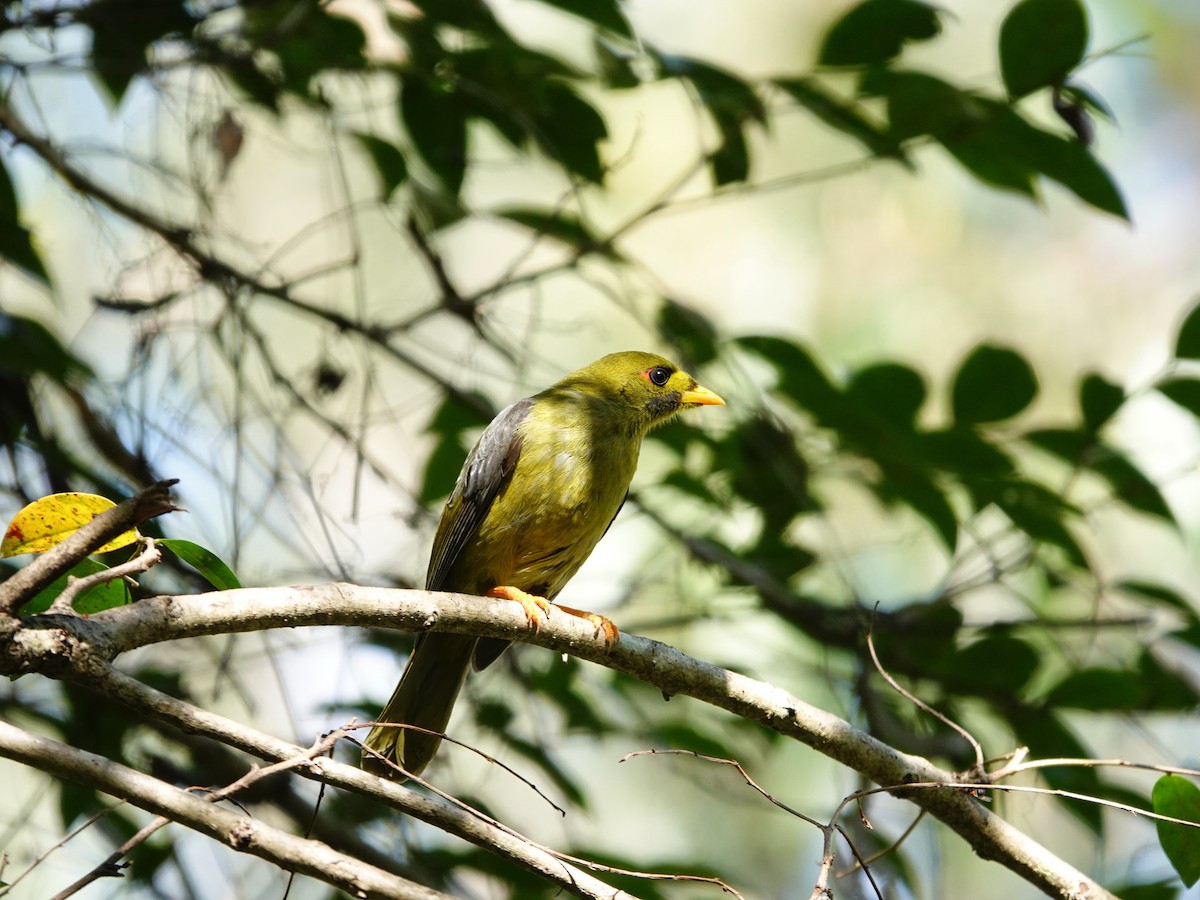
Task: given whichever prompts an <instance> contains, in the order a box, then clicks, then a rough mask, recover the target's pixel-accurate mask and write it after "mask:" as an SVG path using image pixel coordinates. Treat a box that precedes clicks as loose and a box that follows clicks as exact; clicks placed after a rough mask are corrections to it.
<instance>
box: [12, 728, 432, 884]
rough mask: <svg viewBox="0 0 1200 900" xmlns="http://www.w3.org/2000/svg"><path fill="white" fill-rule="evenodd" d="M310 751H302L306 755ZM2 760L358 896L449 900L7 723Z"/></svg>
mask: <svg viewBox="0 0 1200 900" xmlns="http://www.w3.org/2000/svg"><path fill="white" fill-rule="evenodd" d="M301 752H303V750H301ZM0 755H3V756H6V757H8V758H9V759H12V760H15V761H17V762H20V763H24V764H25V765H28V766H34V767H36V768H37V769H39V770H41V771H43V772H48V773H49V774H51V775H53V776H54V777H56V778H62V779H65V780H68V781H74V782H76V783H78V784H84V785H87V786H88V787H91V788H95V789H96V790H99V791H103V792H104V793H106V794H110V795H112V796H114V797H120V798H122V799H124V800H128V801H129V802H130V803H132V804H134V805H135V806H139V807H141V808H142V809H145V810H148V811H150V812H152V813H154V814H156V815H159V816H165V817H167V818H169V819H172V820H173V821H175V822H178V823H180V824H182V825H186V826H187V827H188V828H191V829H194V830H195V831H198V832H200V833H201V834H205V835H208V836H209V837H210V838H212V839H213V840H216V841H220V842H221V843H223V844H226V845H228V846H230V847H232V848H233V849H234V850H238V851H240V852H243V853H250V854H253V855H254V856H257V857H260V858H262V859H265V860H267V861H269V862H271V863H273V864H274V865H277V866H279V867H280V868H282V869H286V870H287V871H290V872H297V873H299V874H301V875H308V876H310V877H312V878H316V879H318V880H320V881H324V882H325V883H327V884H330V885H332V886H334V887H336V888H339V889H340V890H343V891H346V892H347V893H349V894H350V896H352V897H364V898H366V897H378V898H389V900H391V898H394V900H446V898H447V895H446V894H443V893H441V892H440V891H434V890H431V889H429V888H426V887H423V886H422V885H419V884H415V883H413V882H411V881H407V880H406V879H403V878H400V877H399V876H397V875H392V874H391V873H389V872H384V871H382V870H380V869H376V868H375V867H374V866H369V865H367V864H366V863H364V862H361V861H359V860H356V859H354V858H353V857H350V856H346V855H345V854H342V853H338V852H337V851H336V850H334V849H333V848H331V847H329V846H328V845H327V844H322V843H321V842H320V841H314V840H307V839H305V838H300V837H296V836H295V835H292V834H288V833H287V832H284V831H280V830H279V829H278V828H273V827H272V826H270V825H267V824H265V823H263V822H260V821H258V820H256V819H253V818H251V817H250V816H247V815H245V814H243V813H236V812H231V811H230V810H227V809H222V808H221V807H219V806H217V805H215V804H212V803H208V802H207V801H205V800H203V799H201V798H200V797H196V796H193V795H192V794H189V793H188V792H187V791H181V790H180V789H179V788H176V787H172V786H171V785H169V784H165V783H164V782H161V781H159V780H158V779H157V778H152V777H150V776H149V775H144V774H142V773H141V772H138V771H136V770H134V769H130V768H129V767H127V766H123V765H120V764H119V763H115V762H113V761H112V760H109V759H106V758H105V757H103V756H97V755H95V754H94V753H87V752H85V751H83V750H76V749H75V748H74V747H71V746H69V745H67V744H63V743H60V742H58V741H54V740H51V739H50V738H47V737H42V736H41V735H36V734H33V733H32V732H28V731H25V730H23V729H21V728H17V727H16V726H14V725H10V724H8V723H7V722H4V721H0Z"/></svg>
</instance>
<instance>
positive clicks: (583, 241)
mask: <svg viewBox="0 0 1200 900" xmlns="http://www.w3.org/2000/svg"><path fill="white" fill-rule="evenodd" d="M494 215H496V216H497V217H499V218H501V219H507V220H508V221H510V222H516V223H517V224H518V225H523V226H524V227H525V228H528V229H529V230H530V231H534V232H537V233H538V234H544V235H546V237H551V238H554V239H555V240H557V241H561V242H562V243H564V244H566V245H567V246H568V247H573V248H574V249H575V250H576V251H577V252H578V254H579V255H580V256H582V255H584V254H586V253H599V254H601V255H603V256H606V257H608V258H609V259H617V258H618V255H617V252H616V251H615V250H614V249H613V248H612V246H611V245H609V244H605V243H604V242H603V241H602V240H600V238H599V237H597V236H596V235H595V234H593V233H592V231H591V230H590V229H589V228H588V227H587V226H586V225H584V224H583V222H581V221H580V220H579V219H578V218H576V217H575V216H573V215H571V214H570V213H566V212H558V213H547V212H543V211H542V210H539V209H533V208H531V207H509V208H507V209H499V210H496V212H495V213H494Z"/></svg>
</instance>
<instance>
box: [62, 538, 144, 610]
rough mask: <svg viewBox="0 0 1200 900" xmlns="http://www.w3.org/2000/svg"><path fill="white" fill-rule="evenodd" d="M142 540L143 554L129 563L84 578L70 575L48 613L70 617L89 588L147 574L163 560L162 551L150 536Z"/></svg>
mask: <svg viewBox="0 0 1200 900" xmlns="http://www.w3.org/2000/svg"><path fill="white" fill-rule="evenodd" d="M142 540H143V541H144V542H145V546H144V547H143V549H142V552H141V553H139V554H138V555H137V556H135V557H134V558H133V559H131V560H128V561H127V562H123V563H120V564H119V565H115V566H112V567H110V568H108V569H102V570H101V571H99V572H93V573H92V574H91V575H85V576H83V577H82V578H76V577H75V576H73V575H68V576H67V586H66V587H65V588H63V590H62V593H61V594H59V595H58V596H57V597H55V598H54V602H53V603H51V604H50V607H49V609H47V610H46V612H48V613H51V614H57V615H70V614H71V613H72V612H73V611H74V603H75V598H76V597H78V596H79V595H80V594H82V593H83V592H84V591H86V590H87V589H88V588H91V587H95V586H96V585H98V584H107V583H108V582H110V581H116V580H117V579H118V578H124V577H126V576H127V575H133V574H134V573H135V572H145V571H148V570H149V569H150V568H151V567H153V566H155V565H157V564H158V562H159V561H160V560H161V559H162V551H161V550H160V549H158V544H157V542H156V541H155V540H154V538H152V537H149V536H145V537H143V538H142Z"/></svg>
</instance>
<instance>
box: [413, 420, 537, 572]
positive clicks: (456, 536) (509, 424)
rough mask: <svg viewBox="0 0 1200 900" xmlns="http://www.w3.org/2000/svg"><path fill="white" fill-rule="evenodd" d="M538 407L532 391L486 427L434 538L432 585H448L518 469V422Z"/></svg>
mask: <svg viewBox="0 0 1200 900" xmlns="http://www.w3.org/2000/svg"><path fill="white" fill-rule="evenodd" d="M532 407H533V399H532V398H531V397H526V398H525V399H524V400H518V401H517V402H516V403H514V404H512V405H511V406H509V407H507V408H506V409H504V410H502V411H501V412H500V414H499V415H497V416H496V418H494V419H493V420H492V422H491V424H490V425H488V427H487V428H485V429H484V430H483V434H481V435H480V436H479V440H478V441H477V442H476V443H475V446H474V448H473V449H472V450H471V452H470V454H469V455H468V456H467V461H466V462H465V463H463V468H462V471H461V472H460V473H459V475H458V481H457V483H456V484H455V485H454V490H453V491H452V492H451V494H450V499H449V500H447V501H446V509H445V510H444V511H443V513H442V520H441V522H439V523H438V529H437V534H436V535H435V536H434V538H433V554H432V556H431V557H430V559H429V571H428V573H427V574H426V576H425V588H426V590H430V591H440V590H444V589H445V588H446V587H447V584H446V582H447V579H448V578H449V577H450V573H451V571H452V570H453V569H454V566H455V564H456V563H457V562H458V559H459V557H460V556H462V552H463V549H464V548H465V547H466V546H467V545H468V544H469V543H470V542H471V540H472V539H473V538H474V537H475V535H476V533H477V532H478V531H479V525H480V523H481V522H483V520H484V517H485V516H487V514H488V510H489V509H491V508H492V501H494V500H495V499H496V495H497V494H499V493H500V488H501V487H503V485H504V483H505V482H506V481H507V480H508V478H509V476H510V475H512V471H513V469H514V468H516V465H517V458H518V457H519V456H520V455H521V435H520V433H519V431H518V427H519V426H520V424H521V422H523V421H524V420H525V417H526V416H528V415H529V410H530V409H531V408H532ZM455 587H459V588H460V589H461V588H462V587H465V586H462V585H456V586H455Z"/></svg>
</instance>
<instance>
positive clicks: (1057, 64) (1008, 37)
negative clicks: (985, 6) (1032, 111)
mask: <svg viewBox="0 0 1200 900" xmlns="http://www.w3.org/2000/svg"><path fill="white" fill-rule="evenodd" d="M1087 44H1088V21H1087V13H1086V11H1085V10H1084V8H1083V4H1082V3H1081V2H1080V0H1021V2H1020V3H1018V4H1017V5H1016V6H1014V7H1013V8H1012V9H1011V10H1010V11H1009V13H1008V15H1007V16H1005V18H1004V22H1003V24H1001V26H1000V74H1001V76H1002V77H1003V78H1004V86H1005V88H1007V90H1008V94H1009V96H1010V97H1012V98H1013V99H1014V100H1015V99H1019V98H1021V97H1024V96H1025V95H1026V94H1029V93H1032V92H1033V91H1036V90H1038V89H1039V88H1043V87H1049V86H1051V85H1056V84H1062V83H1063V82H1064V81H1065V80H1066V78H1067V76H1068V75H1070V74H1071V72H1073V71H1074V70H1075V68H1076V67H1078V65H1079V64H1080V63H1081V62H1082V61H1083V58H1084V55H1085V54H1086V53H1087Z"/></svg>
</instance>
